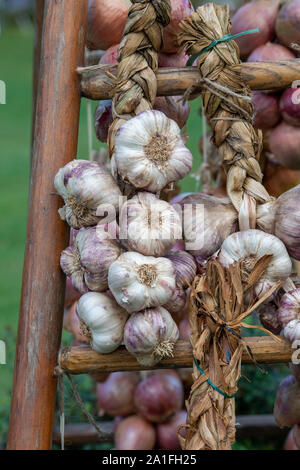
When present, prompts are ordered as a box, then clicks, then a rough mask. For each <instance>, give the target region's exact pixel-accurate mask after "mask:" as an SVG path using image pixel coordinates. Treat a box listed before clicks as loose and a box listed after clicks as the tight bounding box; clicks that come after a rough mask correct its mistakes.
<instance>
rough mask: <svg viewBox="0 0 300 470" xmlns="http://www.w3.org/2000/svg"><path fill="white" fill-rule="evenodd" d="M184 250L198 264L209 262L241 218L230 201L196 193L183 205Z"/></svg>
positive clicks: (187, 197)
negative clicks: (194, 258)
mask: <svg viewBox="0 0 300 470" xmlns="http://www.w3.org/2000/svg"><path fill="white" fill-rule="evenodd" d="M180 207H181V208H182V210H183V220H182V222H183V232H184V241H185V249H186V251H188V252H189V253H191V254H192V255H193V256H195V257H196V258H197V261H198V262H199V263H204V262H205V261H207V260H208V258H210V257H211V256H212V255H213V254H214V253H215V252H216V251H217V250H218V249H219V248H220V246H221V245H222V243H223V241H224V240H225V238H226V237H228V235H230V234H231V233H233V232H235V231H236V229H237V220H238V214H237V211H236V210H235V208H234V207H233V206H232V204H231V202H230V201H229V199H227V198H217V197H214V196H209V195H207V194H202V193H196V194H191V195H189V196H186V197H185V198H184V199H182V201H181V202H180Z"/></svg>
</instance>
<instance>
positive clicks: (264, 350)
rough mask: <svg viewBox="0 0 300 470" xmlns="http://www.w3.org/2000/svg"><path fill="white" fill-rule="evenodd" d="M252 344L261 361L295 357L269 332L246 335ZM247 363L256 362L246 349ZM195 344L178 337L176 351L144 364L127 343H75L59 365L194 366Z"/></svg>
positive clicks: (82, 368) (113, 368)
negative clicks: (99, 348) (105, 350)
mask: <svg viewBox="0 0 300 470" xmlns="http://www.w3.org/2000/svg"><path fill="white" fill-rule="evenodd" d="M244 339H245V342H246V344H247V345H248V346H249V347H250V348H251V351H252V354H253V356H254V357H255V360H256V361H257V362H261V363H268V364H274V363H288V362H290V361H291V355H292V352H293V351H292V349H291V345H290V343H288V342H287V341H285V340H282V341H280V342H277V341H275V340H274V339H273V338H271V337H268V336H258V337H247V338H244ZM242 361H243V363H244V364H252V363H253V361H252V359H251V358H250V356H249V354H248V353H247V351H246V350H244V352H243V357H242ZM192 365H193V358H192V347H191V344H190V343H189V342H188V341H177V343H176V345H175V348H174V355H173V357H170V358H165V359H163V360H161V361H160V362H159V363H158V364H156V365H155V366H154V367H145V366H141V365H140V364H139V363H138V362H137V360H136V359H135V357H134V356H133V355H132V354H130V353H129V352H128V351H127V350H126V349H125V347H124V346H121V347H120V348H118V349H117V350H116V351H114V352H113V353H111V354H99V353H97V352H95V351H93V350H92V349H91V348H90V347H89V346H86V345H82V346H75V347H70V348H65V349H62V350H61V351H60V354H59V366H60V367H61V368H62V369H63V370H64V371H65V372H68V373H69V374H85V373H88V372H93V371H98V372H118V371H125V370H126V371H131V370H147V369H149V370H151V369H171V368H176V369H177V368H184V367H192Z"/></svg>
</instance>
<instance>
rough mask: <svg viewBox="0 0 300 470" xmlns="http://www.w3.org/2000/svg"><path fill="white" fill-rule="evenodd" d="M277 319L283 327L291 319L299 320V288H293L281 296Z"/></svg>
mask: <svg viewBox="0 0 300 470" xmlns="http://www.w3.org/2000/svg"><path fill="white" fill-rule="evenodd" d="M278 319H279V321H280V323H281V325H282V327H283V328H284V327H285V326H286V325H287V324H288V323H289V322H290V321H292V320H300V289H299V288H298V289H294V290H292V291H290V292H287V293H286V294H284V295H283V296H282V297H281V300H280V305H279V309H278Z"/></svg>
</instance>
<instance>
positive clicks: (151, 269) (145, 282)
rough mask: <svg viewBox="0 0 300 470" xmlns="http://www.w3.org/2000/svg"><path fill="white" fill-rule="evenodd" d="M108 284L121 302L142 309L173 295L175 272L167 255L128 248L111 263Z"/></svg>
mask: <svg viewBox="0 0 300 470" xmlns="http://www.w3.org/2000/svg"><path fill="white" fill-rule="evenodd" d="M108 285H109V288H110V290H111V292H112V293H113V295H114V297H115V299H116V301H117V302H118V304H119V305H121V306H122V307H123V308H125V309H126V310H127V311H128V312H139V311H140V310H145V309H146V308H149V307H157V306H159V305H163V304H165V303H166V302H168V300H170V299H171V297H172V295H173V293H174V291H175V272H174V268H173V265H172V263H171V261H169V260H168V259H166V258H154V257H152V256H143V255H141V254H140V253H135V252H127V253H123V254H122V255H121V256H120V257H119V258H118V259H117V260H116V261H115V262H114V263H112V264H111V266H110V268H109V272H108Z"/></svg>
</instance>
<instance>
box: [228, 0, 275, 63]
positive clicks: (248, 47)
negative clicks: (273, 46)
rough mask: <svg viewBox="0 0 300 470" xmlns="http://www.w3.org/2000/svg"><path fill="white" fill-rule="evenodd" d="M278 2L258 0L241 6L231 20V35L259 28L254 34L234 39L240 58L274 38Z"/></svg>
mask: <svg viewBox="0 0 300 470" xmlns="http://www.w3.org/2000/svg"><path fill="white" fill-rule="evenodd" d="M279 3H280V2H279V0H272V1H270V0H259V1H257V2H250V3H247V4H246V5H244V6H242V7H241V8H240V9H239V10H238V11H237V12H236V13H235V15H234V16H233V18H232V29H231V34H237V33H242V32H243V31H247V30H248V29H254V28H259V32H258V33H256V34H251V35H249V36H248V35H246V36H241V37H239V38H236V39H235V41H236V42H237V44H238V46H239V48H240V51H241V56H242V57H246V56H247V55H249V54H250V53H251V52H252V51H253V49H255V48H256V47H258V46H260V45H262V44H265V43H266V42H268V41H271V40H272V39H273V38H274V36H275V21H276V16H277V12H278V7H279Z"/></svg>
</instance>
